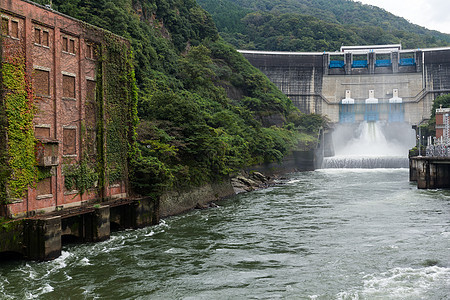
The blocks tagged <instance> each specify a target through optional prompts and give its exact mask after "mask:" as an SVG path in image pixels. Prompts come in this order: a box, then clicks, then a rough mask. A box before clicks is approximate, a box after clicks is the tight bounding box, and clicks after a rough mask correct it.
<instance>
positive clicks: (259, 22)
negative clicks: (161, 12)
mask: <svg viewBox="0 0 450 300" xmlns="http://www.w3.org/2000/svg"><path fill="white" fill-rule="evenodd" d="M197 2H198V3H199V4H200V5H201V6H202V7H203V8H205V9H206V10H207V11H208V12H209V13H210V14H211V15H212V16H213V19H214V20H215V21H216V22H217V24H218V29H219V32H220V33H221V35H222V36H223V37H224V38H225V39H226V40H227V41H229V42H230V43H232V44H233V45H235V46H236V47H238V48H241V49H257V50H288V51H336V50H338V49H339V47H340V46H341V45H342V44H345V45H361V44H385V43H401V44H402V45H403V47H404V48H418V47H419V48H424V47H438V46H447V45H449V44H450V35H448V34H443V33H440V32H437V31H433V30H428V29H425V28H423V27H420V26H418V25H415V24H411V23H410V22H408V21H407V20H405V19H403V18H401V17H397V16H395V15H393V14H391V13H389V12H387V11H385V10H384V9H381V8H378V7H375V6H371V5H364V4H361V3H359V2H353V1H349V0H270V1H269V0H198V1H197ZM225 11H234V12H236V14H235V17H234V19H230V18H228V17H226V15H224V12H225ZM227 14H228V13H227ZM261 16H263V17H261ZM237 17H239V18H240V22H239V23H238V22H237V21H236V19H237ZM285 19H289V20H290V21H289V22H290V25H289V26H288V28H286V26H285V25H284V24H285V23H286V22H287V21H286V20H285ZM227 21H228V22H227ZM265 22H271V23H272V24H271V25H267V24H265ZM295 22H297V25H296V24H295ZM278 24H281V25H282V27H283V28H279V27H278ZM269 38H270V39H271V42H270V43H269V42H267V39H269ZM319 40H322V41H321V42H318V41H319ZM273 41H276V43H275V44H274V42H273ZM268 46H269V47H270V48H267V47H268Z"/></svg>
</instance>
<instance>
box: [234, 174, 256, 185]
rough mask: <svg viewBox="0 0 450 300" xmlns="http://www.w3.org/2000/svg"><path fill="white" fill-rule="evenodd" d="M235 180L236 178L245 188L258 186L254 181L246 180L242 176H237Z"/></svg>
mask: <svg viewBox="0 0 450 300" xmlns="http://www.w3.org/2000/svg"><path fill="white" fill-rule="evenodd" d="M236 178H237V179H238V180H239V181H240V182H242V183H243V184H245V185H247V186H251V187H258V186H259V184H258V183H257V182H256V181H254V180H251V179H250V178H246V177H244V176H242V175H239V176H237V177H236Z"/></svg>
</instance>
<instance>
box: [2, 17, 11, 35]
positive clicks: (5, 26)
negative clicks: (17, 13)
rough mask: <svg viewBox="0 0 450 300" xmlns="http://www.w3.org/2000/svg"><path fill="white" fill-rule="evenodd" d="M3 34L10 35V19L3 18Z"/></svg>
mask: <svg viewBox="0 0 450 300" xmlns="http://www.w3.org/2000/svg"><path fill="white" fill-rule="evenodd" d="M2 34H3V35H9V19H7V18H2Z"/></svg>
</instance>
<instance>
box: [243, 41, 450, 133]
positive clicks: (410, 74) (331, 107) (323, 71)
mask: <svg viewBox="0 0 450 300" xmlns="http://www.w3.org/2000/svg"><path fill="white" fill-rule="evenodd" d="M240 53H242V54H243V55H244V57H245V58H246V59H247V60H248V61H249V62H250V63H251V64H252V65H253V66H255V67H256V68H258V69H260V70H261V71H262V72H263V73H264V74H265V75H266V76H267V77H268V78H269V79H270V80H271V81H272V82H273V83H274V84H275V85H276V86H277V87H278V88H279V89H280V90H281V91H282V92H283V93H284V94H285V95H287V96H288V97H289V98H290V99H291V100H292V102H293V103H294V105H295V106H296V107H297V108H299V109H300V111H302V112H304V113H317V114H322V115H324V116H327V117H328V118H329V119H330V121H331V123H334V124H336V123H341V124H342V123H358V122H362V121H369V122H370V121H387V122H406V123H408V124H410V125H418V124H419V123H421V122H422V121H423V120H426V119H429V117H430V113H431V107H432V104H433V100H434V99H435V98H436V97H437V96H439V95H441V94H445V93H448V92H450V76H449V74H450V48H432V49H409V50H403V49H402V47H401V45H372V46H349V47H344V46H343V47H341V49H340V51H339V52H323V53H317V52H311V53H305V52H298V53H297V52H263V51H247V50H240Z"/></svg>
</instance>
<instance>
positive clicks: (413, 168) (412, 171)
mask: <svg viewBox="0 0 450 300" xmlns="http://www.w3.org/2000/svg"><path fill="white" fill-rule="evenodd" d="M409 181H417V160H414V159H409Z"/></svg>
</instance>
